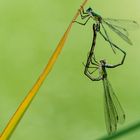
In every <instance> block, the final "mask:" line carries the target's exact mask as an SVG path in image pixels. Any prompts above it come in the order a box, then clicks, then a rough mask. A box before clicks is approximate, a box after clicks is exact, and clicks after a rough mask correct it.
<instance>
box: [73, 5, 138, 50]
mask: <svg viewBox="0 0 140 140" xmlns="http://www.w3.org/2000/svg"><path fill="white" fill-rule="evenodd" d="M79 12H80V15H81V19H82V20H84V19H86V21H85V22H84V23H81V22H78V21H74V22H76V23H78V24H80V25H86V24H87V22H88V21H89V20H90V19H93V20H94V21H95V22H96V25H98V27H97V28H96V30H97V31H98V32H99V33H100V35H101V36H102V37H103V38H104V39H105V40H106V41H107V42H109V44H110V46H111V47H112V50H113V51H114V52H115V50H114V48H113V47H115V48H116V45H115V46H114V45H113V43H112V41H111V39H110V37H109V35H108V33H107V30H106V28H105V26H104V25H107V26H108V27H109V28H110V29H111V30H112V31H114V32H115V33H116V34H117V35H118V36H120V37H121V38H122V39H123V40H124V41H126V42H127V43H128V44H130V45H132V42H131V40H130V39H129V37H128V36H129V33H128V29H130V28H131V29H134V28H135V29H137V28H138V27H139V25H138V23H137V22H136V21H134V20H125V19H111V18H103V17H102V16H100V15H99V14H97V13H95V12H94V11H93V9H92V8H90V7H89V8H88V9H87V10H86V11H84V9H83V7H81V9H80V10H79ZM101 28H102V30H101ZM117 49H118V47H117Z"/></svg>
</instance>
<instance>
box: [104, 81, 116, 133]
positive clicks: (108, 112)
mask: <svg viewBox="0 0 140 140" xmlns="http://www.w3.org/2000/svg"><path fill="white" fill-rule="evenodd" d="M103 85H104V111H105V122H106V128H107V132H108V134H112V133H113V132H115V131H116V130H117V117H116V116H117V113H116V109H115V106H114V104H113V102H112V99H111V96H110V89H109V87H108V82H107V79H104V80H103Z"/></svg>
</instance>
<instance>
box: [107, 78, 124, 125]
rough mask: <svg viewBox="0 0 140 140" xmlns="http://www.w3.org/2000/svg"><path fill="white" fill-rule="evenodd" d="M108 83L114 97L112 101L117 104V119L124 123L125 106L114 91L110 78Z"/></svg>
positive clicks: (111, 95)
mask: <svg viewBox="0 0 140 140" xmlns="http://www.w3.org/2000/svg"><path fill="white" fill-rule="evenodd" d="M107 85H108V87H109V90H110V97H111V99H112V102H113V104H114V106H115V110H116V112H117V121H118V123H120V124H122V123H124V121H125V113H124V110H123V108H122V106H121V104H120V102H119V100H118V98H117V96H116V95H115V93H114V91H113V88H112V86H111V84H110V83H109V81H108V80H107Z"/></svg>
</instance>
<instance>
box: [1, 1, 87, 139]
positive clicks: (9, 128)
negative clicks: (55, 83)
mask: <svg viewBox="0 0 140 140" xmlns="http://www.w3.org/2000/svg"><path fill="white" fill-rule="evenodd" d="M87 1H88V0H84V2H83V4H82V6H84V5H85V4H86V3H87ZM78 15H79V12H78V11H77V13H76V15H75V16H74V18H73V20H76V19H77V17H78ZM73 20H72V21H71V23H70V24H69V26H68V28H67V30H66V32H65V33H64V35H63V36H62V39H61V40H60V42H59V44H58V46H57V48H56V50H55V51H54V53H53V55H52V57H51V58H50V60H49V62H48V64H47V66H46V67H45V69H44V71H43V72H42V73H41V75H40V76H39V78H38V80H37V81H36V83H35V84H34V86H33V87H32V89H31V90H30V91H29V93H28V94H27V96H26V97H25V99H24V100H23V102H22V103H21V104H20V106H19V107H18V109H17V111H16V112H15V114H14V115H13V116H12V118H11V119H10V121H9V123H8V124H7V126H6V128H5V129H4V131H3V132H2V134H1V136H0V140H7V139H8V138H9V136H10V135H11V134H12V132H13V131H14V129H15V128H16V126H17V124H18V122H19V121H20V119H21V118H22V116H23V115H24V113H25V111H26V109H27V108H28V106H29V105H30V103H31V101H32V100H33V98H34V96H35V95H36V94H37V91H38V90H39V88H40V87H41V85H42V83H43V82H44V80H45V78H46V77H47V75H48V74H49V72H50V71H51V68H52V67H53V65H54V63H55V61H56V60H57V57H58V55H59V53H60V52H61V50H62V48H63V46H64V44H65V41H66V39H67V36H68V34H69V32H70V30H71V27H72V24H73Z"/></svg>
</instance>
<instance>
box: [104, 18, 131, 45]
mask: <svg viewBox="0 0 140 140" xmlns="http://www.w3.org/2000/svg"><path fill="white" fill-rule="evenodd" d="M103 23H105V24H106V25H107V26H108V27H109V28H110V29H111V30H112V31H114V32H115V33H116V34H117V35H118V36H120V37H121V38H122V39H123V40H124V41H126V42H127V43H128V44H130V45H132V42H131V40H130V39H129V38H128V31H127V30H126V29H125V28H123V27H121V26H117V25H113V24H110V23H109V22H107V21H106V20H103Z"/></svg>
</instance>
